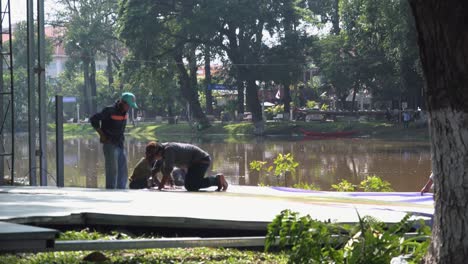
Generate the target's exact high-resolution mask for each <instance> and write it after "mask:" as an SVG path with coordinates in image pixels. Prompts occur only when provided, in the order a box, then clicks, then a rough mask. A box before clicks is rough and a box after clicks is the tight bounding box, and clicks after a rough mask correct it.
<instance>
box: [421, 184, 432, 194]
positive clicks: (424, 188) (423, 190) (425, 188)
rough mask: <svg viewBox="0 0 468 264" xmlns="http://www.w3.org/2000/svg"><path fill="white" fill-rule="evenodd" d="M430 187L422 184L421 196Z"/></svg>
mask: <svg viewBox="0 0 468 264" xmlns="http://www.w3.org/2000/svg"><path fill="white" fill-rule="evenodd" d="M429 189H430V185H428V184H427V185H424V187H423V188H422V189H421V196H423V195H424V193H427V192H428V191H429Z"/></svg>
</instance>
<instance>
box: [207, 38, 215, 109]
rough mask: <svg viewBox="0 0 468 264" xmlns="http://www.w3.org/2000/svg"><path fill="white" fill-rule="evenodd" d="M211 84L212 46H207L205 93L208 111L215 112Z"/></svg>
mask: <svg viewBox="0 0 468 264" xmlns="http://www.w3.org/2000/svg"><path fill="white" fill-rule="evenodd" d="M210 84H211V54H210V47H208V46H205V95H206V113H207V114H208V115H212V114H213V96H212V95H211V89H210V88H209V87H208V85H210Z"/></svg>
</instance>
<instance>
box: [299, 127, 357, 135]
mask: <svg viewBox="0 0 468 264" xmlns="http://www.w3.org/2000/svg"><path fill="white" fill-rule="evenodd" d="M299 130H300V131H301V132H302V133H303V134H304V136H307V137H349V136H352V135H354V134H356V133H357V131H335V132H315V131H307V130H304V129H301V128H300V129H299Z"/></svg>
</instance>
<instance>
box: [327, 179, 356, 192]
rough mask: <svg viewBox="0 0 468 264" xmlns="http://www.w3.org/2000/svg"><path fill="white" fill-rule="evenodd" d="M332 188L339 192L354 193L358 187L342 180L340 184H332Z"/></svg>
mask: <svg viewBox="0 0 468 264" xmlns="http://www.w3.org/2000/svg"><path fill="white" fill-rule="evenodd" d="M331 187H332V189H335V190H336V191H338V192H354V191H355V190H356V187H357V186H356V185H354V184H352V183H350V182H349V181H347V180H341V182H339V183H338V184H332V186H331Z"/></svg>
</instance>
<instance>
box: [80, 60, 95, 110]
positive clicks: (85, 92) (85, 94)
mask: <svg viewBox="0 0 468 264" xmlns="http://www.w3.org/2000/svg"><path fill="white" fill-rule="evenodd" d="M82 62H83V84H84V85H83V97H84V109H85V110H84V111H85V113H84V114H85V116H89V115H92V114H94V112H93V111H91V100H90V99H91V91H90V88H89V86H90V85H89V59H88V57H87V56H86V55H85V57H84V58H83V61H82Z"/></svg>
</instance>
